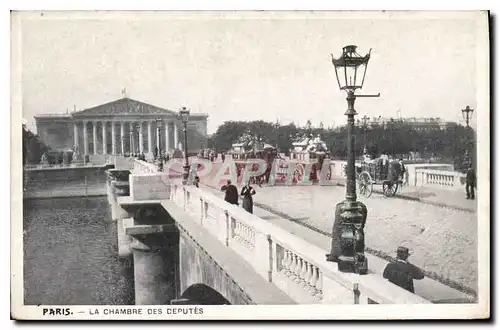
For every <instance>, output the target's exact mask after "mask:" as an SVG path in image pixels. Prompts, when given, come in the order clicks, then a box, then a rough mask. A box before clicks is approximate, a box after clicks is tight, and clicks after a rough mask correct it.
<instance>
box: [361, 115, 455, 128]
mask: <svg viewBox="0 0 500 330" xmlns="http://www.w3.org/2000/svg"><path fill="white" fill-rule="evenodd" d="M390 123H396V124H397V123H404V124H406V125H410V126H411V127H412V128H413V129H415V130H421V131H428V130H443V129H445V128H446V127H447V126H448V125H450V124H451V125H456V123H454V122H449V121H444V120H442V119H441V118H439V117H430V118H424V117H420V118H416V117H409V118H390V117H379V118H375V119H372V120H371V121H369V122H368V123H367V126H368V127H374V126H384V127H387V126H388V125H390Z"/></svg>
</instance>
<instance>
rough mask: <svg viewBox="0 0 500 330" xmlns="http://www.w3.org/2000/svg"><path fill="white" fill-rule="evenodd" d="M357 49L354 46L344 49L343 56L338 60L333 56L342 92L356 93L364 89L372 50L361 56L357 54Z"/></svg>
mask: <svg viewBox="0 0 500 330" xmlns="http://www.w3.org/2000/svg"><path fill="white" fill-rule="evenodd" d="M356 48H357V46H354V45H349V46H345V47H343V48H342V56H341V57H340V58H338V59H336V58H334V57H333V55H332V54H331V56H332V63H333V66H334V67H335V74H336V76H337V83H338V84H339V88H340V89H341V90H351V91H354V90H356V89H361V88H363V83H364V82H365V75H366V68H367V67H368V60H369V59H370V53H371V49H370V51H369V52H368V54H367V55H365V56H361V55H359V54H358V53H357V52H356Z"/></svg>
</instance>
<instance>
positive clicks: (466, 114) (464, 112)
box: [462, 106, 474, 120]
mask: <svg viewBox="0 0 500 330" xmlns="http://www.w3.org/2000/svg"><path fill="white" fill-rule="evenodd" d="M473 112H474V109H472V108H471V107H469V106H466V107H465V109H462V116H463V117H464V119H465V120H469V113H471V114H472V113H473Z"/></svg>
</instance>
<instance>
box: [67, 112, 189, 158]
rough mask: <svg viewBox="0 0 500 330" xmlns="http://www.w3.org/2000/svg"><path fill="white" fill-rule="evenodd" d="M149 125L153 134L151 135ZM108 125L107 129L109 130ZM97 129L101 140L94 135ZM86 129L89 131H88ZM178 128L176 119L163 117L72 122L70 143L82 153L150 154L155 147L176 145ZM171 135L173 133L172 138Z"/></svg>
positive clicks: (167, 149) (172, 147) (164, 147)
mask: <svg viewBox="0 0 500 330" xmlns="http://www.w3.org/2000/svg"><path fill="white" fill-rule="evenodd" d="M153 124H154V126H155V131H156V133H155V134H153ZM117 126H118V129H117ZM126 126H127V129H126ZM144 126H146V129H147V146H146V147H147V148H145V141H144V140H145V136H144V130H145V128H144ZM109 128H111V129H110V130H109ZM98 129H100V131H101V135H102V136H101V139H99V138H98ZM89 130H91V131H92V133H91V134H90V133H89ZM80 131H81V134H80ZM117 131H119V134H117V133H118V132H117ZM180 131H181V130H179V129H178V123H177V122H176V121H165V120H128V121H127V120H91V119H89V120H77V121H74V122H73V135H74V146H75V149H76V150H78V153H80V154H84V155H125V154H126V153H153V152H154V149H155V148H157V150H158V151H159V152H161V151H169V150H171V149H174V148H178V147H179V132H180ZM172 133H173V134H172ZM109 135H111V146H109V140H108V137H109ZM171 135H173V139H172V138H171ZM80 136H83V141H81V142H82V144H83V145H81V144H80ZM153 137H154V138H153ZM172 142H173V143H172Z"/></svg>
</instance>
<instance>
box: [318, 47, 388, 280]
mask: <svg viewBox="0 0 500 330" xmlns="http://www.w3.org/2000/svg"><path fill="white" fill-rule="evenodd" d="M356 48H357V47H356V46H353V45H349V46H345V47H344V48H342V55H341V57H340V58H338V59H335V58H334V57H333V55H331V56H332V63H333V65H334V67H335V74H336V76H337V82H338V84H339V88H340V90H345V91H346V92H347V111H346V112H345V115H346V116H347V154H348V157H347V184H346V196H345V200H344V201H342V202H340V203H338V204H337V206H336V208H335V220H334V221H335V222H334V225H333V233H332V250H331V252H330V254H328V255H327V261H334V262H337V263H338V268H339V270H340V271H344V272H354V273H358V274H366V273H367V271H368V260H367V259H366V257H365V255H364V249H365V238H364V226H365V222H366V216H367V209H366V205H364V204H363V203H361V202H359V201H357V200H356V173H355V157H356V156H355V151H354V140H355V138H356V137H355V135H354V132H353V131H354V116H355V115H356V114H357V113H356V110H354V101H355V100H356V97H379V96H380V93H379V94H377V95H355V94H354V92H355V91H356V89H361V88H362V87H363V83H364V81H365V75H366V68H367V66H368V60H369V59H370V53H371V50H370V52H369V53H368V54H367V55H365V56H361V55H359V54H358V53H356Z"/></svg>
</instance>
